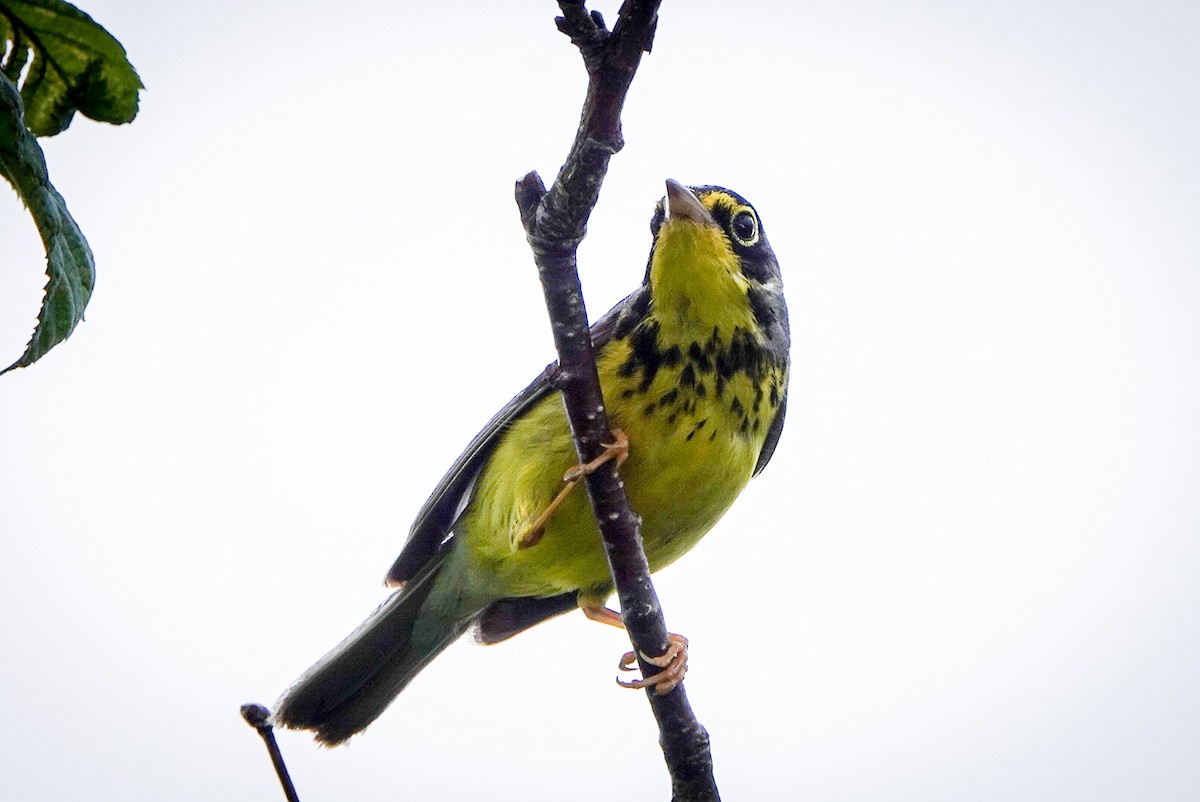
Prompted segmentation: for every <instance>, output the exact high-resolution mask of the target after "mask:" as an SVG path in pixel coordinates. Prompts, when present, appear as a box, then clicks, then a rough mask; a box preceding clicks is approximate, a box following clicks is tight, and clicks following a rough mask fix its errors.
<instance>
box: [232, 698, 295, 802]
mask: <svg viewBox="0 0 1200 802" xmlns="http://www.w3.org/2000/svg"><path fill="white" fill-rule="evenodd" d="M241 711H242V718H243V719H245V720H246V723H247V724H249V725H250V726H251V727H253V728H254V729H255V730H256V731H257V732H258V734H259V736H260V737H261V738H262V739H263V743H264V744H266V746H267V754H268V755H270V756H271V765H272V766H274V767H275V776H276V777H278V778H279V784H280V786H282V788H283V796H284V798H285V799H287V801H288V802H300V797H299V796H297V795H296V786H294V785H293V784H292V778H291V776H290V775H289V774H288V770H287V764H285V763H284V762H283V753H282V752H280V751H279V744H278V742H276V740H275V728H274V727H273V726H272V725H271V711H270V710H268V709H267V708H266V707H264V706H263V705H259V704H245V705H242V708H241Z"/></svg>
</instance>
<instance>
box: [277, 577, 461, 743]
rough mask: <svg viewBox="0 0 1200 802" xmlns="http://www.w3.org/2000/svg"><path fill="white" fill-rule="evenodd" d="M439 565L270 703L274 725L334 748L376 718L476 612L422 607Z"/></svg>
mask: <svg viewBox="0 0 1200 802" xmlns="http://www.w3.org/2000/svg"><path fill="white" fill-rule="evenodd" d="M443 560H444V556H443V557H441V558H435V559H434V560H432V561H431V562H430V564H429V565H427V566H425V568H424V569H422V571H421V573H420V574H418V575H417V576H415V577H413V579H412V580H410V581H409V582H408V583H407V584H406V585H405V586H404V588H403V589H401V590H398V591H396V592H395V593H394V594H392V596H391V597H389V598H388V600H387V601H385V602H384V603H383V604H382V605H380V607H379V609H378V610H376V611H375V612H374V613H373V614H372V615H371V617H370V618H368V619H367V620H366V621H364V622H363V623H362V625H361V626H359V628H358V629H356V630H355V631H354V632H353V633H351V634H350V636H349V637H348V638H346V639H345V640H344V641H342V642H341V643H340V644H338V646H337V647H336V648H335V649H334V650H333V651H331V652H330V653H329V654H327V655H325V656H324V657H323V658H321V660H320V661H319V662H318V663H317V664H316V665H314V666H313V667H312V668H310V669H309V670H308V671H306V672H305V673H304V675H303V676H302V677H300V679H298V680H296V683H295V684H294V685H292V687H290V688H288V689H287V691H285V692H284V694H283V696H282V697H281V698H280V700H279V701H278V702H277V703H276V705H275V722H276V723H277V724H279V725H282V726H284V727H290V728H293V729H303V730H313V731H314V732H315V733H316V739H317V741H319V742H320V743H323V744H325V745H327V746H335V745H337V744H340V743H342V742H343V741H345V740H346V739H348V738H349V737H350V736H351V735H354V734H355V733H357V732H360V731H362V730H363V729H365V728H366V727H367V725H368V724H370V723H371V722H372V721H374V720H375V719H376V718H378V717H379V715H380V714H381V713H382V712H383V711H384V709H385V708H387V706H388V705H389V704H391V703H392V700H393V699H395V698H396V696H397V695H398V694H399V693H400V691H401V690H403V689H404V686H405V685H407V684H408V683H409V681H411V680H412V678H413V677H415V676H416V675H417V673H418V672H419V671H420V670H421V669H422V668H424V667H425V666H426V665H427V664H428V663H429V661H430V660H432V659H433V658H434V657H436V656H437V655H438V654H440V653H441V652H442V650H443V649H445V648H446V647H447V646H449V645H450V644H451V643H453V642H454V641H455V640H456V639H457V638H458V637H459V636H460V635H462V634H463V632H465V631H466V630H467V628H468V627H470V625H471V622H472V621H473V620H474V619H475V617H476V615H477V614H478V612H479V611H478V610H470V611H463V612H456V613H454V614H452V615H449V616H446V615H445V614H444V613H443V614H442V615H439V614H438V613H437V612H436V611H434V610H432V609H430V607H431V605H428V604H426V602H427V601H428V600H429V597H430V593H431V592H432V591H433V589H434V587H435V584H436V583H435V580H436V579H437V577H438V574H439V573H440V571H441V567H442V566H441V564H442V562H443Z"/></svg>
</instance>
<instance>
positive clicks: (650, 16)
mask: <svg viewBox="0 0 1200 802" xmlns="http://www.w3.org/2000/svg"><path fill="white" fill-rule="evenodd" d="M660 2H661V0H625V3H624V4H623V5H622V6H621V10H620V12H619V14H618V18H617V22H616V24H615V25H614V26H613V29H612V31H609V30H607V29H606V28H605V25H604V20H603V18H602V17H601V16H600V14H599V12H596V11H593V12H591V13H590V14H589V13H588V11H587V9H586V8H585V7H584V4H583V1H582V0H558V5H559V8H560V9H561V10H562V13H563V16H561V17H559V18H557V19H556V20H555V22H556V23H557V25H558V28H559V30H561V31H562V32H563V33H565V34H567V35H568V36H570V37H571V41H572V42H573V43H574V44H575V45H576V47H578V48H579V51H580V53H581V54H582V56H583V62H584V66H585V67H586V68H587V72H588V90H587V98H586V100H585V101H584V108H583V115H582V118H581V120H580V123H579V128H578V130H577V131H576V134H575V141H574V143H573V144H572V146H571V151H570V153H569V154H568V156H567V159H566V161H565V162H564V163H563V166H562V169H561V170H559V173H558V178H557V179H555V181H554V184H553V185H552V186H551V187H550V189H549V191H547V190H546V188H545V185H544V184H543V183H542V180H541V178H540V177H539V176H538V174H537V173H529V174H528V175H526V176H525V177H524V178H523V179H521V180H520V181H519V182H517V187H516V199H517V206H518V208H519V209H520V213H521V223H522V225H523V226H524V227H525V232H526V236H527V238H528V240H529V244H530V247H531V248H532V249H533V255H534V261H535V262H536V263H537V267H538V273H539V276H540V277H541V280H542V288H543V290H544V292H545V296H546V309H547V312H548V313H549V315H550V322H551V328H552V330H553V332H554V344H555V347H556V348H557V349H558V364H559V372H558V375H557V382H556V383H557V386H558V387H559V389H561V390H562V393H563V400H564V404H565V406H566V410H567V417H568V419H569V420H570V422H571V431H572V433H573V434H574V436H575V445H576V449H577V450H578V452H579V458H580V460H581V461H582V462H590V461H591V460H593V459H595V458H596V457H597V456H598V455H599V454H600V452H601V451H603V448H604V447H603V446H602V445H601V444H602V443H610V442H612V433H611V431H610V429H609V422H608V414H607V412H606V408H605V405H604V399H603V396H602V395H601V392H600V379H599V376H598V375H597V372H596V359H595V353H594V351H593V348H592V341H591V337H590V336H589V334H588V318H587V310H586V308H585V307H584V303H583V292H582V288H581V286H580V283H579V272H578V269H577V265H576V249H577V248H578V246H579V243H580V242H581V241H582V240H583V237H584V233H585V230H586V227H587V221H588V218H589V216H590V215H591V212H592V209H593V208H595V205H596V200H597V198H598V197H599V193H600V185H601V183H602V182H603V180H604V175H605V173H606V172H607V170H608V161H609V159H610V158H611V157H612V155H613V154H614V153H616V152H617V151H619V150H620V149H621V147H622V145H623V144H624V143H623V141H622V138H621V109H622V107H623V106H624V103H625V95H626V93H627V91H628V89H629V85H630V82H631V81H632V80H633V76H634V74H635V73H636V71H637V67H638V64H639V63H640V61H641V57H642V53H643V52H649V51H650V45H651V42H652V41H653V39H654V31H655V26H656V24H657V21H658V7H659V5H660ZM632 447H633V448H634V449H636V448H637V443H633V444H632ZM587 489H588V495H589V496H590V497H591V500H592V509H593V512H594V513H595V516H596V520H597V522H598V524H599V527H600V533H601V535H602V537H603V538H604V546H605V551H606V553H607V555H608V564H609V570H610V571H611V573H612V577H613V583H614V585H615V586H616V589H617V598H618V599H619V601H620V604H621V618H622V620H623V621H624V623H625V627H626V629H627V630H628V631H629V637H630V640H631V641H632V642H633V646H634V651H636V652H638V653H645V654H648V655H652V656H657V655H661V654H663V653H665V652H666V650H667V645H668V644H667V628H666V624H665V622H664V621H663V615H662V609H661V607H660V606H659V602H658V596H657V595H656V594H655V592H654V585H653V583H652V582H651V581H650V566H649V564H648V563H647V561H646V555H645V553H644V551H643V550H642V539H641V535H640V533H639V531H638V529H639V524H640V519H639V518H638V516H637V515H636V514H635V513H634V512H633V510H632V509H630V506H629V500H628V498H627V497H626V495H625V489H624V486H623V485H622V483H621V480H620V478H619V476H618V475H617V471H616V469H615V467H614V466H613V464H612V463H609V464H607V465H606V466H605V467H604V468H602V469H601V470H599V471H596V472H594V473H592V474H591V475H589V476H588V477H587ZM641 669H642V675H643V676H649V675H650V674H653V673H655V672H656V671H657V670H658V667H657V666H653V665H650V664H647V663H646V662H645V661H641ZM647 695H648V698H649V699H650V706H651V709H652V710H653V711H654V716H655V718H656V719H657V720H658V727H659V741H660V743H661V745H662V748H663V756H664V758H665V760H666V764H667V770H668V771H669V772H670V774H671V789H672V799H673V800H674V802H684V801H685V800H687V801H688V802H691V801H692V800H704V801H705V802H708V801H709V800H714V801H715V800H719V799H720V796H719V795H718V793H717V787H716V782H715V780H714V779H713V770H712V755H711V752H710V749H709V740H708V733H707V732H706V731H705V729H704V727H702V726H701V725H700V722H699V721H697V720H696V717H695V715H694V714H693V713H692V710H691V707H690V705H689V704H688V701H687V695H686V694H685V693H684V689H683V686H682V685H680V686H679V687H678V688H676V689H675V690H674V691H672V692H671V693H668V694H666V695H664V696H659V695H657V694H656V693H654V692H653V690H652V689H651V690H648V691H647Z"/></svg>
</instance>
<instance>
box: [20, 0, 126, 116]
mask: <svg viewBox="0 0 1200 802" xmlns="http://www.w3.org/2000/svg"><path fill="white" fill-rule="evenodd" d="M0 43H6V44H11V48H9V53H8V57H7V58H6V59H5V60H4V61H3V62H0V72H3V73H4V74H5V75H7V76H8V78H9V80H11V81H12V82H13V83H18V80H17V79H18V77H19V76H20V74H21V72H22V70H23V69H24V68H25V65H26V62H28V72H27V74H26V76H25V82H24V84H20V86H21V98H22V99H23V100H24V102H25V122H26V124H27V125H28V126H29V130H30V131H33V133H34V134H36V135H37V136H53V135H54V134H57V133H59V132H60V131H63V130H65V129H66V127H67V126H68V125H70V124H71V118H72V117H74V116H75V112H76V111H79V112H81V113H82V114H83V115H84V116H86V117H90V118H92V119H93V120H99V121H100V122H106V123H114V124H121V123H127V122H130V121H131V120H133V118H134V117H136V116H137V112H138V91H139V90H140V89H141V88H142V81H141V79H140V78H138V74H137V72H136V71H135V70H134V69H133V65H132V64H130V63H129V59H127V58H126V57H125V48H123V47H121V43H120V42H118V41H117V40H116V39H114V38H113V37H112V35H111V34H110V33H109V32H108V31H106V30H104V28H102V27H100V26H99V25H97V24H96V22H95V21H94V20H92V18H91V17H89V16H88V15H87V14H85V13H83V12H82V11H80V10H79V9H77V8H75V6H73V5H70V4H69V3H64V2H62V0H0ZM3 46H4V45H3V44H0V58H2V57H3V56H4V52H3V49H2V48H3ZM31 55H32V58H31Z"/></svg>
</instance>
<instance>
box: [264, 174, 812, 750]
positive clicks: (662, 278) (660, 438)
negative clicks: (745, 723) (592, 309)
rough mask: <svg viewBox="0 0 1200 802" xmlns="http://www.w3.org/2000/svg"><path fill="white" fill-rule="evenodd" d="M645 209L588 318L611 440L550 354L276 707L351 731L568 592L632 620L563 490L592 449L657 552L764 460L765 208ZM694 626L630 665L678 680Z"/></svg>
mask: <svg viewBox="0 0 1200 802" xmlns="http://www.w3.org/2000/svg"><path fill="white" fill-rule="evenodd" d="M650 229H651V232H652V234H653V237H654V243H653V245H652V247H651V249H650V259H649V264H648V266H647V269H646V276H645V279H644V280H643V282H642V285H641V286H640V287H639V288H638V289H637V290H636V291H634V292H633V293H632V294H631V295H629V296H628V297H627V298H625V300H623V301H621V302H620V303H619V304H617V306H616V307H614V308H613V309H612V310H611V311H610V312H609V313H608V314H606V315H605V316H604V317H603V318H601V319H600V320H599V321H598V322H597V323H596V324H595V325H594V326H593V327H592V331H591V336H592V342H593V343H594V345H595V347H596V353H597V367H598V369H599V374H600V385H601V388H602V390H603V393H604V397H605V401H606V404H607V406H608V411H609V415H610V419H611V422H612V426H613V428H614V432H616V433H617V435H618V442H617V443H614V444H613V445H612V446H611V447H610V449H609V451H608V452H606V454H605V455H604V456H602V457H601V458H600V459H599V460H597V461H596V463H594V464H591V465H587V466H578V465H575V463H576V461H577V459H578V458H577V456H576V452H575V446H574V442H573V440H572V438H571V432H570V428H569V427H568V424H567V417H566V413H565V411H564V409H563V405H562V400H561V398H560V397H559V394H558V393H557V392H555V391H554V390H553V388H552V387H551V384H550V379H549V372H546V373H543V374H542V375H541V376H540V377H539V378H538V379H536V380H535V381H534V382H533V383H532V384H531V385H529V386H528V387H526V388H525V389H524V390H523V391H522V392H521V393H520V394H518V395H517V396H516V397H515V398H514V399H513V400H512V401H510V402H509V403H508V404H507V405H506V406H505V407H504V409H502V410H500V412H499V413H497V415H496V416H495V417H494V418H492V420H491V421H490V422H489V423H488V425H487V426H486V427H485V428H484V429H483V431H482V432H480V433H479V434H478V435H477V436H476V437H475V439H474V440H472V441H471V443H470V444H469V445H468V446H467V449H466V451H464V452H463V454H462V456H460V457H459V458H458V461H457V462H455V463H454V465H453V466H451V468H450V470H449V472H448V473H447V474H446V475H445V476H444V477H443V478H442V481H441V482H440V483H439V484H438V486H437V488H436V489H435V490H434V492H433V494H432V495H431V496H430V498H429V500H428V501H427V502H426V503H425V506H424V507H423V508H422V509H421V511H420V513H419V514H418V515H417V519H416V521H415V523H414V524H413V527H412V531H411V532H410V533H409V537H408V542H407V543H406V545H405V547H404V550H403V551H402V552H401V554H400V556H399V558H397V560H396V562H395V564H394V565H393V566H392V568H391V570H390V571H389V572H388V576H387V582H388V584H389V585H392V586H395V587H399V590H397V591H396V592H395V593H393V595H392V596H391V597H390V598H388V600H387V601H385V602H384V603H383V605H382V606H381V607H380V608H379V609H378V610H376V611H375V613H374V614H373V615H372V616H371V617H370V618H368V619H367V620H366V621H365V622H364V623H363V624H362V625H361V626H360V627H359V628H358V629H357V630H356V631H355V632H353V633H352V634H351V635H350V636H349V637H348V638H346V640H344V641H343V642H342V643H341V644H340V645H339V646H337V647H336V648H335V649H334V650H333V651H332V652H330V653H329V654H328V655H326V656H325V657H324V658H323V659H322V660H320V661H319V662H318V663H317V664H316V665H315V666H313V667H312V668H311V669H309V671H308V672H306V673H305V674H304V675H303V676H302V677H301V678H300V679H299V680H297V682H296V683H295V684H294V685H293V686H292V687H291V688H289V689H288V690H287V691H286V692H285V693H284V695H283V697H282V698H281V699H280V701H279V702H278V704H277V706H276V712H275V720H276V721H277V722H278V723H279V724H281V725H283V726H286V727H293V728H300V729H310V730H314V731H315V733H316V738H317V740H318V741H320V742H322V743H325V744H338V743H341V742H343V741H345V740H346V739H347V738H349V737H350V736H351V735H354V734H355V733H357V732H359V731H361V730H362V729H364V728H365V727H366V726H367V725H368V724H370V723H371V722H372V721H374V720H375V719H376V718H377V717H378V716H379V715H380V714H381V713H382V712H383V710H384V709H385V708H386V707H387V706H388V705H389V704H390V703H391V702H392V700H393V699H395V698H396V696H397V694H399V693H400V691H401V690H402V689H403V688H404V686H405V685H407V684H408V682H409V681H410V680H411V679H412V678H413V677H414V676H415V675H416V674H417V672H419V671H420V670H421V669H422V668H424V667H425V666H426V665H427V664H428V663H429V662H430V661H431V660H433V658H434V657H436V656H437V655H438V654H439V653H440V652H441V651H442V650H444V649H445V648H446V647H447V646H449V645H450V644H451V643H452V642H453V641H454V640H456V639H457V638H458V637H459V636H460V635H462V634H463V633H464V632H466V631H467V630H468V629H469V628H471V627H472V626H474V627H475V628H476V637H477V638H478V639H479V640H480V641H482V642H484V643H495V642H497V641H500V640H504V639H505V638H508V637H510V636H512V635H514V634H516V633H518V632H521V631H523V630H525V629H527V628H529V627H531V626H533V625H534V624H537V623H539V622H541V621H544V620H546V619H547V618H551V617H553V616H555V615H559V614H561V613H565V612H567V611H568V610H572V609H575V608H576V607H579V608H582V610H583V611H584V613H585V614H586V615H587V616H588V617H589V618H592V619H594V620H598V621H602V622H605V623H610V624H615V625H617V626H620V616H618V615H617V614H616V613H615V612H613V611H611V610H609V609H607V608H606V607H605V604H604V603H605V600H606V599H607V597H608V596H609V595H610V594H611V592H612V589H613V587H612V579H611V578H610V576H609V572H608V564H607V561H606V559H605V554H604V547H603V545H602V542H601V539H600V532H599V529H598V527H597V525H596V522H595V520H594V519H593V517H592V511H591V507H590V505H589V503H588V500H587V497H586V494H585V493H583V492H574V493H572V492H570V490H571V488H572V487H574V486H575V484H576V483H577V481H578V478H579V477H580V476H581V475H582V474H583V473H586V472H587V471H590V470H594V469H595V467H596V466H597V464H598V463H601V462H603V461H604V460H606V459H610V458H614V457H615V458H616V459H617V460H618V461H619V464H620V466H621V467H620V470H621V474H622V478H623V479H624V482H625V488H626V491H627V492H628V494H629V500H630V503H631V504H632V506H633V509H634V510H635V511H636V512H637V513H638V514H639V515H641V518H642V528H641V532H642V539H643V543H644V546H645V550H646V557H647V559H648V560H649V563H650V568H651V570H658V569H659V568H662V567H663V566H665V565H668V564H669V563H671V562H673V561H674V560H675V559H677V558H678V557H680V556H681V555H683V553H684V552H686V551H687V550H688V549H690V548H691V547H692V546H694V545H696V543H697V542H698V541H699V540H700V538H701V537H702V536H703V535H704V534H705V533H706V532H708V530H709V529H711V528H712V527H713V525H714V524H715V523H716V522H717V520H718V519H719V518H720V517H721V516H722V515H723V514H724V513H725V511H726V510H727V509H729V506H730V505H731V504H732V503H733V501H734V499H736V498H737V496H738V494H739V493H741V492H742V489H743V488H744V487H745V486H746V483H747V482H748V481H749V480H750V478H751V477H752V476H753V475H755V474H757V473H758V472H759V471H761V470H762V469H763V468H764V467H766V464H767V462H768V461H769V460H770V459H771V454H772V453H773V452H774V450H775V445H776V443H777V442H778V440H779V434H780V432H781V431H782V429H783V420H784V409H785V404H786V399H787V382H788V349H789V345H790V335H789V331H788V317H787V306H786V304H785V303H784V298H783V282H782V279H781V277H780V273H779V264H778V262H777V261H776V259H775V254H774V253H773V252H772V251H771V246H770V245H769V244H768V243H767V237H766V233H765V232H764V231H763V227H762V222H761V221H760V220H759V217H758V213H757V212H756V211H755V210H754V208H753V207H752V206H751V205H750V204H749V203H747V202H746V201H745V200H744V199H743V198H742V197H741V196H740V195H738V194H736V193H734V192H731V191H730V190H727V189H723V188H721V187H715V186H703V187H693V188H688V187H685V186H683V185H682V184H680V183H678V182H676V181H667V196H666V198H665V199H664V200H663V201H661V202H660V203H659V204H658V207H657V209H656V211H655V214H654V217H653V219H652V221H651V224H650ZM564 476H565V477H567V479H566V481H567V484H566V485H565V487H564ZM686 643H687V642H686V640H684V639H683V638H681V637H679V636H678V635H672V636H671V648H670V649H669V650H668V652H667V654H666V655H664V656H663V657H662V658H660V659H659V660H657V661H653V662H655V663H656V664H657V665H660V666H662V667H663V671H662V672H660V673H658V674H655V675H653V676H650V677H647V678H646V679H644V680H640V681H637V682H632V683H627V684H628V685H629V686H631V687H646V686H653V687H654V688H655V689H656V690H657V691H658V692H669V691H670V690H671V689H673V688H674V687H675V686H676V685H677V684H678V683H679V682H680V681H681V680H682V677H683V673H684V672H685V671H686ZM632 659H633V656H632V655H631V654H630V655H626V657H625V658H624V660H623V661H622V664H623V665H628V664H629V663H631V662H632Z"/></svg>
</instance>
